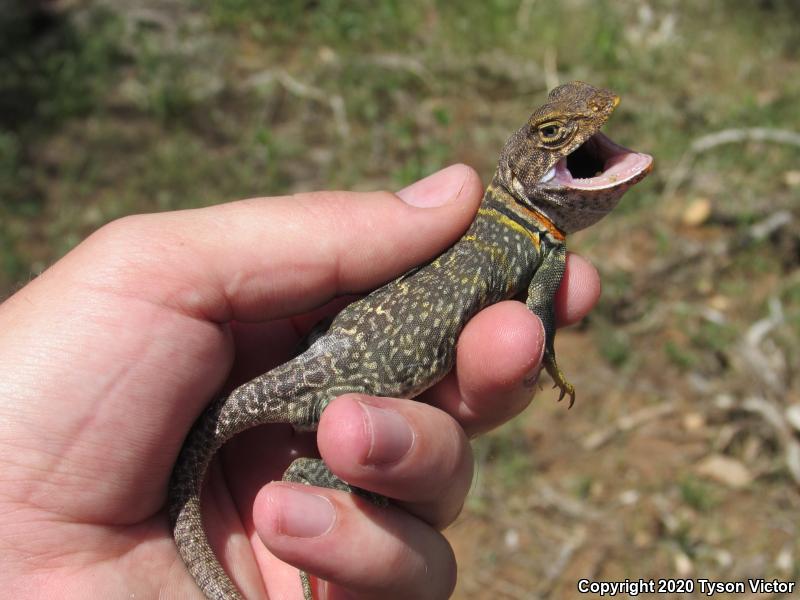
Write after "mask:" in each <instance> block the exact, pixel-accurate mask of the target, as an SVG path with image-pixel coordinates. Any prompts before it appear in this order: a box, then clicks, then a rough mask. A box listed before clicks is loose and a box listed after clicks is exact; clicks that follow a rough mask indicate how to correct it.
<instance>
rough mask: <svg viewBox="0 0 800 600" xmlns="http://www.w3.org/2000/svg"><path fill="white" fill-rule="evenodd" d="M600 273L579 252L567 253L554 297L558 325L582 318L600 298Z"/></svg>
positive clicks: (564, 324) (568, 323)
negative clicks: (565, 263)
mask: <svg viewBox="0 0 800 600" xmlns="http://www.w3.org/2000/svg"><path fill="white" fill-rule="evenodd" d="M600 292H601V286H600V275H599V274H598V273H597V269H596V268H595V267H594V265H593V264H592V263H590V262H589V261H588V260H586V259H585V258H583V257H582V256H581V255H579V254H573V253H572V252H568V253H567V268H566V271H564V277H563V278H562V280H561V285H560V286H559V287H558V291H557V292H556V297H555V299H554V302H555V308H556V320H557V321H558V325H559V327H564V326H566V325H572V324H573V323H577V322H578V321H580V320H581V319H583V318H584V317H585V316H586V315H588V314H589V311H590V310H592V308H594V305H595V304H597V301H598V300H599V299H600Z"/></svg>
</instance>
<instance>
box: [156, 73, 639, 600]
mask: <svg viewBox="0 0 800 600" xmlns="http://www.w3.org/2000/svg"><path fill="white" fill-rule="evenodd" d="M618 102H619V99H618V98H617V97H616V96H615V95H614V94H612V93H611V92H609V91H607V90H602V89H598V88H594V87H592V86H590V85H588V84H585V83H581V82H574V83H571V84H567V85H563V86H560V87H558V88H556V89H554V90H553V91H552V92H551V93H550V95H549V96H548V102H547V103H546V104H545V105H544V106H542V107H541V108H539V109H538V110H537V111H536V112H534V113H533V115H532V116H531V117H530V119H529V120H528V122H527V123H526V124H525V125H524V126H523V127H522V128H520V129H519V130H518V131H517V132H515V133H514V134H513V135H512V136H511V138H510V139H509V140H508V142H507V143H506V145H505V146H504V148H503V151H502V153H501V155H500V160H499V162H498V167H497V171H496V172H495V175H494V177H493V179H492V182H491V184H490V185H489V187H488V189H487V190H486V194H485V195H484V198H483V201H482V203H481V206H480V209H479V210H478V214H477V216H476V217H475V220H474V221H473V223H472V225H471V226H470V228H469V230H468V231H467V232H466V233H465V234H464V236H463V237H462V238H461V239H460V240H459V241H458V242H456V243H455V244H454V245H453V246H452V247H450V248H449V249H448V250H447V251H446V252H444V253H443V254H442V255H440V256H439V257H437V258H435V259H434V260H432V261H431V262H430V263H428V264H426V265H423V266H421V267H418V268H417V269H415V270H413V271H411V272H409V273H407V274H405V275H403V276H402V277H400V278H398V279H396V280H394V281H392V282H390V283H387V284H386V285H384V286H383V287H381V288H379V289H377V290H375V291H374V292H372V293H371V294H369V295H368V296H366V297H365V298H363V299H361V300H359V301H357V302H354V303H353V304H351V305H349V306H348V307H347V308H345V309H344V310H342V311H341V312H340V313H339V314H338V315H337V316H336V318H335V319H334V321H333V323H332V324H331V326H330V328H329V329H328V331H327V332H325V333H324V334H323V335H321V336H320V337H319V338H318V339H316V340H315V341H314V342H313V343H312V344H311V346H310V347H309V348H308V350H306V351H305V352H303V353H302V354H300V355H299V356H297V357H296V358H294V359H292V360H290V361H289V362H287V363H284V364H283V365H280V366H279V367H276V368H275V369H273V370H271V371H269V372H267V373H264V374H263V375H261V376H259V377H257V378H255V379H253V380H252V381H250V382H248V383H245V384H244V385H242V386H240V387H238V388H237V389H235V390H234V391H233V392H231V393H230V394H229V395H228V396H226V397H223V398H220V399H219V400H218V401H216V402H215V403H214V404H212V405H211V406H210V407H209V408H208V409H207V410H206V412H205V413H203V415H201V416H200V418H199V419H198V420H197V422H196V423H195V425H194V427H193V428H192V430H191V431H190V433H189V435H188V437H187V439H186V442H185V443H184V446H183V449H182V450H181V453H180V456H179V457H178V460H177V463H176V465H175V469H174V472H173V475H172V480H171V483H170V499H169V513H170V519H171V521H172V523H173V524H174V535H175V542H176V544H177V546H178V550H179V552H180V555H181V557H182V558H183V560H184V562H185V563H186V566H187V568H188V569H189V572H190V573H191V574H192V577H194V579H195V581H196V582H197V584H198V586H199V587H200V589H202V590H203V592H204V593H205V595H206V596H207V597H208V598H210V599H213V600H232V599H237V598H241V596H240V594H239V592H238V591H237V589H236V587H235V586H234V585H233V583H232V582H231V580H230V579H229V578H228V576H227V574H226V573H225V571H224V570H223V569H222V567H221V566H220V564H219V562H218V561H217V559H216V557H215V556H214V553H213V552H212V550H211V547H210V546H209V544H208V540H207V538H206V535H205V531H204V529H203V525H202V521H201V513H200V490H201V487H202V484H203V479H204V477H205V473H206V469H207V467H208V464H209V462H210V460H211V457H212V456H213V455H214V453H215V452H216V451H217V450H218V449H219V448H220V447H221V446H222V445H223V444H224V443H225V442H226V441H227V440H229V439H230V438H231V437H233V436H234V435H236V434H237V433H239V432H241V431H243V430H245V429H248V428H250V427H254V426H256V425H260V424H263V423H289V424H291V425H293V426H294V427H295V428H296V429H299V430H306V429H315V428H316V426H317V424H318V422H319V418H320V415H321V414H322V411H323V410H324V408H325V407H326V406H327V405H328V403H329V402H330V401H331V400H333V399H334V398H335V397H337V396H340V395H342V394H344V393H347V392H360V393H364V394H371V395H378V396H393V397H399V398H412V397H414V396H416V395H418V394H419V393H420V392H422V391H423V390H426V389H427V388H429V387H431V386H432V385H434V384H435V383H436V382H438V381H439V380H441V379H442V378H443V377H444V376H445V374H446V373H447V372H448V371H449V370H450V369H451V368H452V366H453V364H454V362H455V351H456V350H455V349H456V340H457V339H458V336H459V334H460V332H461V330H462V329H463V327H464V325H465V324H466V323H467V321H469V319H470V318H472V316H473V315H475V313H477V312H478V311H479V310H481V309H483V308H485V307H486V306H489V305H491V304H494V303H496V302H499V301H501V300H505V299H508V298H513V297H516V296H519V295H520V294H523V293H526V294H527V306H528V308H529V309H530V310H531V311H533V312H534V313H535V314H536V315H538V316H539V317H540V318H541V320H542V323H543V324H544V328H545V333H546V344H545V355H544V365H545V367H546V369H547V371H548V372H549V373H550V375H551V376H552V377H553V379H554V381H555V383H556V386H558V387H559V388H560V390H561V395H560V397H559V400H560V399H561V398H563V397H564V396H565V395H568V396H569V397H570V406H572V402H573V401H574V397H575V393H574V389H573V387H572V385H570V384H569V383H568V382H567V380H566V379H565V377H564V375H563V374H562V372H561V371H560V369H559V368H558V366H557V364H556V358H555V350H554V347H553V340H554V333H555V317H554V312H553V296H554V294H555V292H556V290H557V289H558V285H559V283H560V281H561V277H562V275H563V273H564V266H565V258H566V246H565V234H567V233H570V232H572V231H576V230H578V229H582V228H583V227H587V226H588V225H591V224H592V223H594V222H595V221H597V220H599V219H600V218H602V217H603V216H604V215H605V214H607V213H608V212H610V211H611V210H612V209H613V208H614V206H615V205H616V203H617V201H618V200H619V198H620V197H621V196H622V194H623V193H624V192H625V190H626V189H627V188H628V187H630V186H631V185H633V184H635V183H636V182H638V181H639V180H641V179H642V178H643V177H644V176H645V175H646V174H647V173H648V172H649V170H650V168H651V165H652V159H650V157H649V156H647V155H642V154H635V153H632V152H630V151H627V150H625V149H623V148H621V147H619V146H616V145H614V144H613V143H612V142H610V141H608V138H605V137H604V136H602V135H601V134H600V135H597V136H595V134H596V133H597V132H598V130H599V129H600V127H601V126H602V125H603V123H605V121H606V120H607V119H608V117H609V116H610V114H611V112H612V111H613V110H614V108H615V107H616V106H617V104H618ZM593 136H594V137H593ZM590 138H591V140H590ZM587 140H589V141H587ZM604 140H605V141H604ZM584 142H586V143H585V144H584ZM582 144H583V148H582V150H580V151H578V152H575V154H574V155H573V156H572V157H571V160H573V161H574V163H575V166H574V167H572V166H571V167H570V168H575V169H576V172H578V171H580V172H583V171H584V170H586V169H587V168H588V169H592V170H593V171H594V170H599V171H600V172H601V175H600V176H598V177H595V178H593V179H584V180H580V179H578V180H573V179H572V178H571V177H570V176H569V174H565V173H567V171H566V167H567V163H566V162H565V160H563V159H565V157H567V156H568V155H570V153H573V151H576V150H577V149H578V148H579V147H580V146H581V145H582ZM623 159H624V160H623ZM581 163H583V164H581ZM592 163H594V164H592ZM615 164H616V165H618V166H616V167H614V165H615ZM284 479H285V480H290V481H301V482H304V483H308V484H310V485H320V486H323V487H329V488H335V489H343V490H347V491H354V492H357V493H365V494H366V492H362V491H361V490H356V489H353V488H350V486H348V485H347V484H346V483H345V482H343V481H341V480H339V479H338V478H337V477H336V476H335V475H333V474H332V473H331V472H330V471H329V470H328V469H327V467H326V466H325V464H324V463H323V462H322V461H321V460H311V459H299V460H298V461H295V462H294V463H293V464H292V465H291V466H290V467H289V469H288V470H287V473H286V475H284ZM372 499H373V501H375V502H381V501H385V499H381V498H379V497H376V496H372ZM302 583H303V590H304V594H305V597H306V599H307V600H308V599H310V598H311V590H310V586H309V582H308V578H307V577H306V576H305V575H304V574H303V576H302Z"/></svg>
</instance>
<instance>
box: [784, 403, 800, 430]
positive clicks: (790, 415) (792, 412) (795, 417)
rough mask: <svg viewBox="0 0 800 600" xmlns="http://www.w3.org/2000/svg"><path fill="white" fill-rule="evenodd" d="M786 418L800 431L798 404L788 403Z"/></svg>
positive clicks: (799, 405)
mask: <svg viewBox="0 0 800 600" xmlns="http://www.w3.org/2000/svg"><path fill="white" fill-rule="evenodd" d="M786 420H787V421H788V422H789V425H791V426H792V427H794V428H795V430H796V431H800V404H790V405H789V406H788V407H787V408H786Z"/></svg>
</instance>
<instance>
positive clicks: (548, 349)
mask: <svg viewBox="0 0 800 600" xmlns="http://www.w3.org/2000/svg"><path fill="white" fill-rule="evenodd" d="M566 265H567V249H566V246H564V245H563V244H559V245H558V246H555V247H554V248H552V249H551V250H550V251H549V252H546V254H545V255H544V258H543V259H542V264H541V265H539V268H538V269H537V270H536V273H534V275H533V278H532V279H531V283H530V285H529V286H528V299H527V301H526V304H527V306H528V308H529V309H530V310H531V312H533V314H535V315H536V316H538V317H539V318H540V319H541V320H542V325H544V333H545V342H544V344H545V345H544V368H545V369H547V372H548V373H549V374H550V377H552V378H553V381H554V382H555V385H556V387H558V388H559V389H560V390H561V394H560V395H559V397H558V400H559V401H561V400H562V399H563V398H564V396H569V406H570V408H572V405H573V404H574V403H575V388H574V387H573V385H572V384H571V383H569V382H568V381H567V379H566V377H564V373H562V372H561V369H559V368H558V364H557V363H556V351H555V337H556V313H555V306H554V300H555V295H556V291H557V290H558V286H559V284H560V283H561V278H562V277H563V276H564V270H565V269H566Z"/></svg>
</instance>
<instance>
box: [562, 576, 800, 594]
mask: <svg viewBox="0 0 800 600" xmlns="http://www.w3.org/2000/svg"><path fill="white" fill-rule="evenodd" d="M796 583H797V582H795V581H781V580H779V579H747V580H746V581H714V580H712V579H703V578H700V577H698V578H696V579H625V580H624V581H595V580H592V579H580V580H579V581H578V591H579V592H580V593H581V594H596V595H599V596H609V597H612V596H619V595H622V594H625V595H627V596H638V595H639V594H691V593H693V592H695V591H698V592H700V593H701V594H703V595H705V596H714V595H715V594H744V593H746V592H750V593H753V594H791V593H792V592H794V588H795V585H796Z"/></svg>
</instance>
